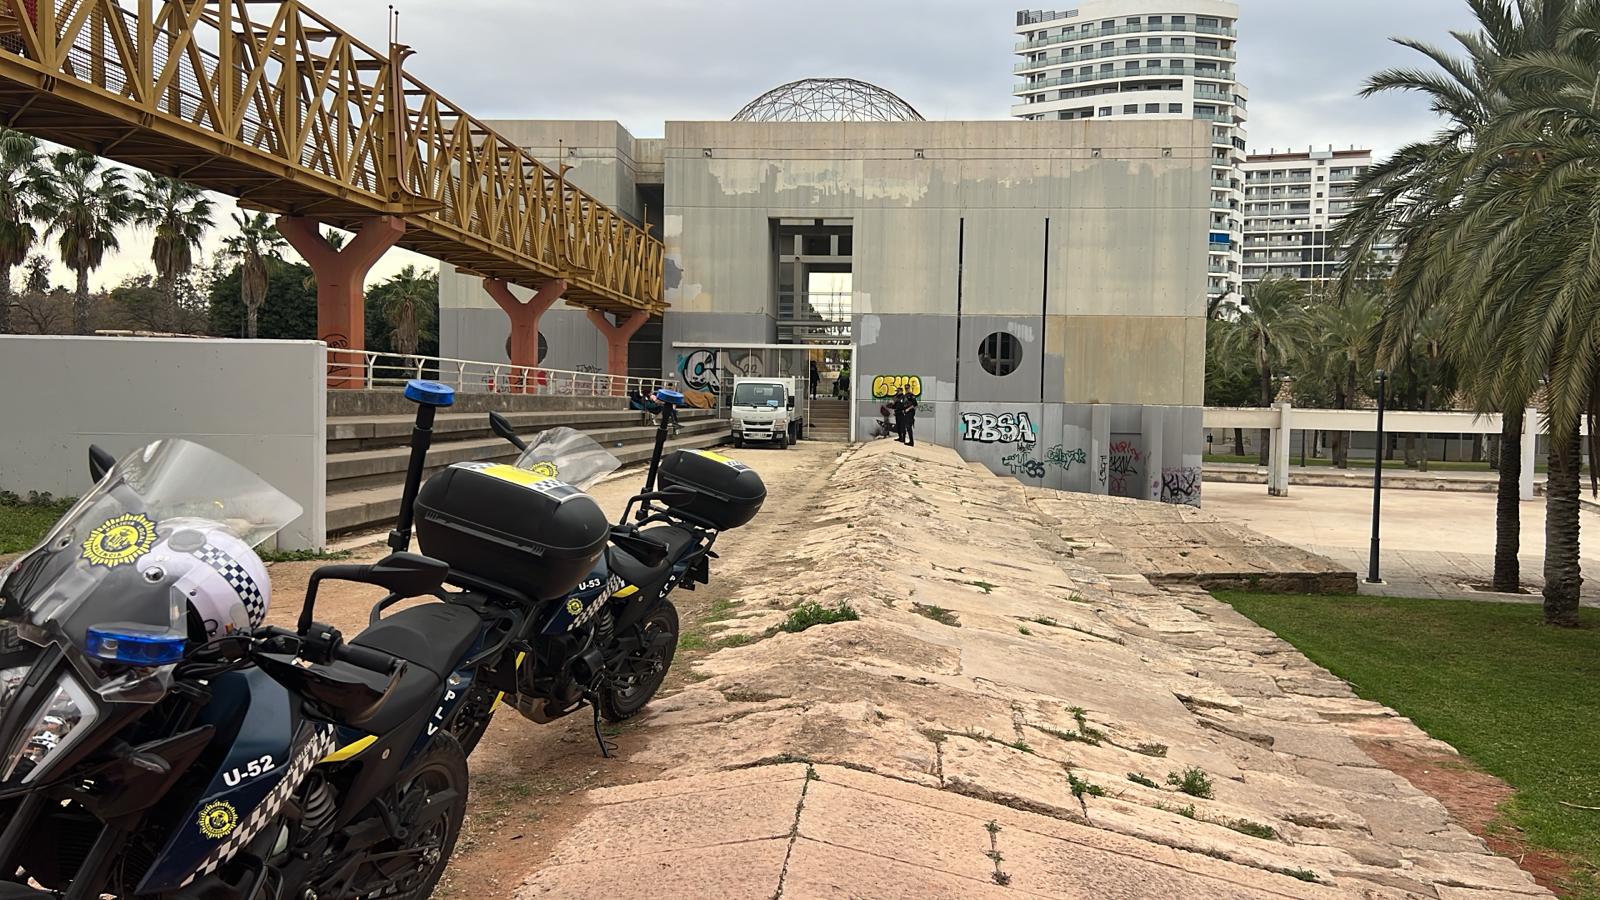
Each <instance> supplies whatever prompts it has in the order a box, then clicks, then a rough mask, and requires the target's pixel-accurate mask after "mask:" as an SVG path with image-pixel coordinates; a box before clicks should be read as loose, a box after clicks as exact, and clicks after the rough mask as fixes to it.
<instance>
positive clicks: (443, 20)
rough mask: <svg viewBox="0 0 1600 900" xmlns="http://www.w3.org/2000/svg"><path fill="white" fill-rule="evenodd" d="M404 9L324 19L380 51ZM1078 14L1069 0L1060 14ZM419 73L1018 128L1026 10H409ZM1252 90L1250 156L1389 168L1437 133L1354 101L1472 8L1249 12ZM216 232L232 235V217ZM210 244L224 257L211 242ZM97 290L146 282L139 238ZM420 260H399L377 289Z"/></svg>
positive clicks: (888, 0)
mask: <svg viewBox="0 0 1600 900" xmlns="http://www.w3.org/2000/svg"><path fill="white" fill-rule="evenodd" d="M388 5H389V0H340V2H339V3H337V4H333V3H323V4H321V6H322V8H323V10H324V12H326V13H327V14H328V15H329V17H330V18H332V19H333V20H334V21H336V22H337V23H339V24H340V25H341V26H342V27H343V28H345V29H346V30H348V31H350V32H352V33H353V34H355V35H356V36H357V37H359V38H360V39H362V40H364V41H365V42H367V43H368V44H370V45H372V46H374V47H376V48H379V49H381V48H382V47H383V46H384V42H385V40H386V34H387V24H386V18H387V10H388ZM1053 5H1054V6H1055V7H1056V8H1061V7H1068V6H1070V0H1061V2H1059V3H1056V4H1053ZM399 6H400V8H401V18H400V37H401V39H402V40H403V41H404V42H405V43H407V44H410V45H411V46H412V47H414V48H415V49H416V50H417V55H416V56H414V57H413V58H412V59H411V60H410V62H408V63H407V71H408V72H410V73H411V74H412V75H414V76H416V77H418V78H420V79H421V80H422V81H424V82H425V83H427V84H428V85H430V86H431V87H433V88H434V89H436V90H438V91H439V92H440V93H442V94H444V95H445V96H447V97H449V98H450V99H451V100H453V101H454V102H456V103H458V104H460V105H461V106H462V107H464V108H465V109H467V110H468V111H469V112H471V113H472V114H473V115H475V116H478V117H480V118H484V119H496V118H529V119H569V118H570V119H616V120H618V121H621V122H622V123H623V125H625V126H626V127H627V128H628V129H629V130H630V131H631V132H633V133H634V134H635V135H636V136H639V137H648V136H659V135H660V134H661V133H662V131H663V125H664V123H665V122H667V121H668V120H697V119H711V120H722V119H728V118H731V117H732V116H733V114H734V113H735V112H737V111H738V110H739V108H740V107H742V106H743V105H744V104H745V103H746V102H748V101H749V100H751V99H753V98H754V97H756V96H757V95H759V94H760V93H762V92H763V91H765V90H767V89H768V88H770V87H773V86H775V85H778V84H782V83H784V82H786V81H791V80H794V79H797V78H805V77H810V76H849V77H854V78H860V79H863V80H866V81H871V82H874V83H876V84H879V85H882V86H884V87H886V88H888V89H890V90H892V91H894V92H895V93H897V94H899V95H900V96H901V97H903V98H904V99H905V100H906V101H908V102H909V103H911V105H912V106H914V107H916V108H917V109H918V110H919V111H920V112H921V113H922V114H923V115H924V116H926V117H927V118H930V119H1001V118H1006V117H1007V116H1008V115H1009V112H1010V106H1011V101H1012V96H1011V89H1012V87H1013V85H1014V84H1015V83H1016V80H1015V78H1014V77H1013V76H1012V74H1011V67H1012V64H1013V62H1014V61H1015V57H1014V56H1013V55H1012V45H1013V44H1014V43H1015V41H1016V35H1015V34H1014V33H1013V31H1012V27H1013V25H1014V23H1015V21H1016V19H1015V12H1016V9H1017V8H1018V7H1017V5H1015V4H1001V3H996V2H993V0H807V2H805V3H799V4H794V3H775V2H768V0H584V2H572V0H401V2H400V3H399ZM1241 6H1242V12H1241V18H1240V60H1239V64H1238V70H1239V74H1240V77H1241V79H1242V80H1243V81H1244V82H1245V84H1246V85H1247V86H1248V87H1249V89H1250V96H1251V101H1250V105H1249V110H1250V122H1249V134H1250V148H1251V149H1252V150H1265V149H1267V148H1269V147H1276V148H1279V149H1283V148H1286V147H1294V148H1300V147H1305V146H1308V145H1327V144H1333V145H1335V146H1341V147H1343V146H1349V145H1352V144H1353V145H1356V146H1366V147H1372V148H1373V149H1375V150H1377V151H1379V152H1380V153H1385V152H1388V151H1392V150H1393V149H1395V148H1396V147H1398V146H1400V145H1401V144H1403V143H1405V142H1406V141H1409V140H1413V139H1416V138H1420V137H1424V136H1426V135H1427V134H1429V133H1431V131H1432V130H1433V129H1434V127H1435V123H1434V120H1433V119H1432V117H1431V115H1430V114H1429V113H1428V111H1427V109H1426V106H1425V105H1424V104H1423V102H1422V101H1421V100H1419V99H1417V98H1415V97H1403V96H1383V97H1378V98H1373V99H1369V100H1361V99H1358V98H1357V97H1356V93H1357V92H1358V91H1359V90H1360V88H1361V84H1362V82H1363V81H1364V80H1365V79H1366V78H1367V76H1369V75H1370V74H1372V73H1373V72H1376V71H1378V70H1379V69H1382V68H1385V67H1388V66H1393V65H1415V64H1419V63H1420V62H1422V59H1421V57H1419V56H1418V55H1417V54H1415V53H1414V52H1412V51H1410V50H1406V49H1405V48H1402V47H1398V46H1396V45H1394V44H1393V43H1391V42H1390V41H1389V38H1390V37H1391V36H1392V35H1406V36H1414V37H1420V38H1425V39H1428V40H1430V41H1434V42H1437V43H1448V40H1449V39H1448V36H1447V29H1450V28H1462V27H1470V26H1471V19H1470V16H1469V14H1468V12H1467V7H1466V4H1465V3H1464V2H1462V0H1244V2H1243V3H1241ZM219 221H226V220H225V214H224V215H223V216H219ZM212 243H215V241H213V242H212ZM123 246H124V250H123V252H122V253H120V254H119V255H118V258H117V259H115V260H112V261H111V262H109V263H108V266H107V268H106V269H105V270H104V271H103V272H102V273H101V274H100V275H99V276H97V278H96V283H97V284H98V283H100V282H102V281H107V282H114V281H116V280H118V279H120V278H121V277H122V275H124V274H127V273H130V272H133V271H137V270H139V269H140V268H143V267H144V266H145V263H144V259H145V257H146V255H147V254H146V252H145V250H144V246H145V245H144V239H143V238H140V237H138V236H136V235H133V234H130V235H128V237H127V238H125V239H124V242H123ZM414 261H416V257H413V256H410V255H409V254H407V255H402V254H400V253H391V254H390V255H389V257H387V258H386V259H385V260H384V261H383V262H382V263H380V265H379V267H378V268H377V269H376V270H375V272H374V275H375V277H386V276H387V275H388V274H392V272H393V271H395V270H397V269H398V268H399V267H400V266H401V265H403V264H404V263H405V262H414Z"/></svg>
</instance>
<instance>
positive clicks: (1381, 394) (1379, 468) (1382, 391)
mask: <svg viewBox="0 0 1600 900" xmlns="http://www.w3.org/2000/svg"><path fill="white" fill-rule="evenodd" d="M1376 380H1377V383H1378V443H1377V448H1376V450H1375V452H1374V453H1373V461H1372V547H1371V549H1370V550H1369V554H1370V556H1369V559H1368V563H1367V584H1382V583H1383V578H1382V577H1380V575H1379V571H1378V533H1379V528H1380V525H1381V524H1382V521H1383V518H1382V509H1383V451H1384V446H1383V441H1384V436H1383V404H1384V398H1385V395H1386V394H1387V393H1388V390H1387V388H1388V386H1389V373H1387V372H1385V371H1383V370H1382V369H1379V370H1378V377H1377V379H1376Z"/></svg>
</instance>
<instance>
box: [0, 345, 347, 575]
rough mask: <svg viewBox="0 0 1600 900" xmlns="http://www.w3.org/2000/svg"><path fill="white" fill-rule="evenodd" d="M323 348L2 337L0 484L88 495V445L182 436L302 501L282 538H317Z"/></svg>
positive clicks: (317, 543)
mask: <svg viewBox="0 0 1600 900" xmlns="http://www.w3.org/2000/svg"><path fill="white" fill-rule="evenodd" d="M325 354H326V347H325V346H324V345H323V344H321V343H317V342H311V341H232V340H228V341H224V340H180V339H159V338H98V337H25V336H11V335H7V336H0V384H4V385H7V388H6V390H4V391H3V392H0V422H4V423H5V433H4V437H3V438H0V490H8V491H14V492H16V493H19V494H26V493H27V492H28V491H48V492H50V493H52V494H55V495H56V496H58V497H71V496H81V495H82V494H83V493H84V492H85V491H87V490H88V489H89V488H90V487H92V486H93V482H92V481H91V479H90V477H89V467H88V452H89V445H90V444H91V443H93V444H99V445H100V446H102V447H104V448H105V449H107V450H108V451H110V452H111V453H112V454H113V455H115V456H118V457H120V456H122V455H123V454H125V453H127V452H128V451H130V450H134V449H136V448H138V447H142V446H144V445H145V444H147V443H149V442H151V441H153V440H156V439H158V438H164V437H181V438H187V439H189V440H192V441H194V442H196V443H199V444H204V445H205V446H207V447H209V448H211V449H213V450H216V451H217V452H218V453H221V454H223V455H225V456H227V457H229V458H230V459H233V460H234V461H236V462H238V463H239V464H240V465H243V466H244V467H246V468H248V469H250V470H251V471H253V472H255V473H256V474H258V475H260V476H261V477H262V478H263V479H265V480H266V481H267V482H268V483H270V484H272V485H273V486H274V487H276V488H277V489H278V490H280V491H282V492H283V493H285V494H287V495H288V496H290V497H291V498H293V499H294V500H295V502H297V503H299V504H300V506H301V508H302V509H303V510H304V514H303V515H302V516H301V517H300V518H299V519H298V520H296V521H295V522H293V523H291V524H290V525H289V526H288V527H287V528H285V529H284V530H283V531H282V532H281V533H280V534H279V535H278V546H279V547H282V548H285V549H304V548H309V547H321V546H323V544H324V539H325V531H324V527H323V517H324V512H325V510H326V505H325V500H324V492H325V487H326V479H327V457H326V453H327V449H326V448H327V436H326V430H327V388H326V375H325V373H326V371H327V368H326V358H325Z"/></svg>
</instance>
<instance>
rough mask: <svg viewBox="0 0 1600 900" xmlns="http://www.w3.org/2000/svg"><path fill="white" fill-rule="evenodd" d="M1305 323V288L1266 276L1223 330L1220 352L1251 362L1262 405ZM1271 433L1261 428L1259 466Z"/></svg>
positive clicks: (1268, 400)
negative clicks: (1228, 325)
mask: <svg viewBox="0 0 1600 900" xmlns="http://www.w3.org/2000/svg"><path fill="white" fill-rule="evenodd" d="M1305 326H1306V308H1305V288H1304V287H1303V286H1302V285H1301V284H1300V283H1299V282H1297V281H1292V280H1289V279H1283V278H1268V279H1265V280H1263V281H1262V282H1261V283H1260V284H1258V285H1256V288H1255V290H1254V291H1253V292H1251V294H1250V296H1249V298H1248V299H1246V300H1245V302H1244V305H1242V306H1241V307H1240V309H1239V314H1238V317H1237V318H1236V319H1235V320H1234V321H1233V322H1232V323H1231V324H1230V327H1229V328H1228V329H1227V330H1226V332H1225V333H1224V337H1223V343H1222V347H1221V352H1222V353H1223V354H1225V355H1228V356H1233V357H1237V358H1241V359H1246V360H1249V361H1250V364H1251V367H1252V370H1253V374H1254V376H1255V379H1256V386H1257V388H1258V389H1259V392H1260V393H1259V399H1260V401H1261V405H1262V406H1271V405H1272V396H1273V390H1272V384H1273V378H1274V373H1276V374H1278V375H1282V374H1286V369H1287V367H1288V364H1289V360H1290V359H1293V358H1294V357H1295V355H1296V352H1297V351H1298V349H1299V347H1300V341H1301V339H1302V336H1303V335H1304V334H1305ZM1271 435H1272V432H1271V431H1269V430H1267V429H1262V430H1261V446H1260V462H1261V465H1266V464H1267V454H1268V451H1269V450H1270V447H1269V442H1270V441H1271Z"/></svg>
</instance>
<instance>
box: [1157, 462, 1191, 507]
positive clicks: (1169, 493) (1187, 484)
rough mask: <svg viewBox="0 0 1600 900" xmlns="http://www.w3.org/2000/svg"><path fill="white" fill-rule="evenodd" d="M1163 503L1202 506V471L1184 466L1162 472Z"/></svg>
mask: <svg viewBox="0 0 1600 900" xmlns="http://www.w3.org/2000/svg"><path fill="white" fill-rule="evenodd" d="M1161 502H1162V503H1177V504H1181V505H1184V506H1199V505H1200V469H1199V468H1198V467H1195V466H1184V467H1182V468H1178V469H1162V470H1161Z"/></svg>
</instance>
